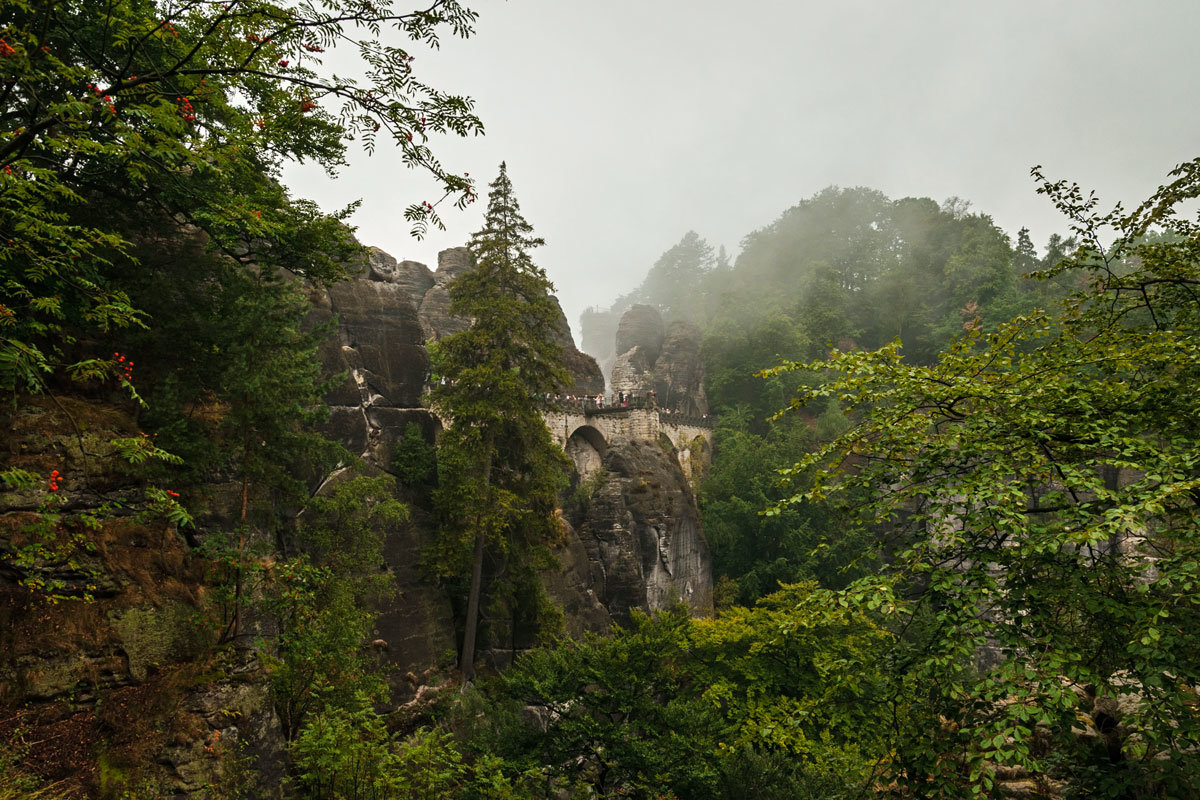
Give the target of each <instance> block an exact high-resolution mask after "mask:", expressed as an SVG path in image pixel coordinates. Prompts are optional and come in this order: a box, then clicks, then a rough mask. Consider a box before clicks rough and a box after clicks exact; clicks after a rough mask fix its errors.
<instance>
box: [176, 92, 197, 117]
mask: <svg viewBox="0 0 1200 800" xmlns="http://www.w3.org/2000/svg"><path fill="white" fill-rule="evenodd" d="M179 113H180V114H181V115H182V116H183V118H184V119H186V120H187V121H188V122H195V121H196V109H194V108H192V101H191V100H189V99H188V98H186V97H182V98H180V99H179Z"/></svg>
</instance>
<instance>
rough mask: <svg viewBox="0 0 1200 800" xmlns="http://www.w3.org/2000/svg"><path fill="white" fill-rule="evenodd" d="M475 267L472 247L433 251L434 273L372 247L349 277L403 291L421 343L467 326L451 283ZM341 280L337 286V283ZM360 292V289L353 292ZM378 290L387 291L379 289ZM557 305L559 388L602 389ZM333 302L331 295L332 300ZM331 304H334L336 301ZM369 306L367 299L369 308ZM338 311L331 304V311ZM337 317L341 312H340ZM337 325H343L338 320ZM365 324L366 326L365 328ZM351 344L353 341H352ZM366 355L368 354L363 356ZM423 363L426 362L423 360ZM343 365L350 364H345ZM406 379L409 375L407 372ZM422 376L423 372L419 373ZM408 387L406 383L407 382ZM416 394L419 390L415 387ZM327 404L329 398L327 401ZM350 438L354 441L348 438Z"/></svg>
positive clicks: (568, 390)
mask: <svg viewBox="0 0 1200 800" xmlns="http://www.w3.org/2000/svg"><path fill="white" fill-rule="evenodd" d="M474 265H475V260H474V258H473V257H472V256H471V251H470V250H469V249H468V248H466V247H453V248H450V249H449V250H443V251H442V252H440V253H438V268H437V272H430V271H429V269H428V268H427V267H426V266H425V265H424V264H420V263H418V262H416V261H400V262H397V261H396V259H394V258H392V257H391V256H390V255H388V254H387V253H385V252H384V251H382V250H380V249H379V248H371V250H370V252H369V255H368V258H367V262H366V264H365V265H364V269H363V274H362V276H361V277H360V279H359V280H355V281H350V282H349V283H350V284H352V285H356V284H368V285H371V284H374V285H376V286H386V287H388V288H389V289H390V290H391V293H390V294H389V296H390V297H393V298H394V297H395V296H397V295H403V296H404V297H406V298H407V299H408V301H409V304H410V305H411V306H412V309H413V312H414V314H413V318H414V319H415V321H416V324H417V325H418V326H419V328H420V337H419V339H418V340H417V342H418V343H420V344H423V343H424V342H427V341H431V340H432V341H436V340H438V339H441V338H444V337H446V336H449V335H451V334H454V333H458V332H459V331H463V330H466V329H467V328H468V327H469V326H470V324H471V321H470V320H469V319H467V318H466V317H459V316H456V315H454V314H451V313H450V290H449V287H450V284H451V283H452V282H453V281H454V279H455V278H457V277H458V276H459V275H461V274H463V273H464V272H466V271H467V270H469V269H471V267H473V266H474ZM342 285H346V284H339V286H342ZM358 291H359V292H360V293H361V292H363V290H362V289H361V288H360V289H359V290H358ZM379 294H381V295H383V294H388V293H387V292H383V291H380V292H379ZM553 299H554V303H555V305H556V307H557V308H558V321H557V332H558V335H557V338H558V341H559V343H560V344H561V345H562V347H563V354H564V357H565V361H566V367H567V372H568V374H570V376H571V379H572V385H571V386H568V387H564V389H565V391H566V393H567V394H574V395H584V394H586V395H596V394H600V393H602V392H603V391H604V374H603V373H602V372H601V371H600V367H599V366H598V365H597V364H596V360H595V359H594V358H592V357H591V356H589V355H587V354H586V353H582V352H580V351H579V349H578V348H577V347H576V346H575V340H574V339H573V338H572V336H571V326H570V325H569V324H568V322H567V316H566V314H564V313H563V311H562V307H561V306H559V305H558V299H557V298H553ZM334 300H335V301H336V298H334ZM335 304H336V303H335ZM369 305H370V304H369V303H368V306H369ZM336 310H337V309H336V308H335V309H334V311H336ZM363 313H365V314H366V316H368V317H372V318H373V317H375V316H376V314H375V312H374V309H373V308H367V309H365V311H364V310H359V314H363ZM397 313H398V314H399V316H402V317H404V318H405V319H406V320H407V309H398V311H397ZM339 316H340V314H339ZM363 322H364V321H363V320H359V321H358V327H359V328H362V327H364V325H363ZM342 327H347V325H345V324H343V326H342ZM368 327H369V326H368ZM409 333H410V332H409V331H408V330H405V331H404V332H398V333H397V335H398V336H400V337H401V338H402V339H403V340H404V341H405V342H408V343H411V341H412V340H411V338H404V337H408V336H409ZM351 346H352V347H353V345H351ZM368 357H369V356H368ZM329 361H330V362H331V363H330V364H329V366H331V367H332V366H336V365H337V364H336V363H335V360H332V359H329ZM412 363H413V365H414V369H415V367H416V365H417V364H418V363H419V361H418V360H414V361H413V362H412ZM424 364H425V365H426V366H427V365H428V359H426V360H425V362H424ZM346 366H347V367H348V366H350V365H349V363H347V364H346ZM406 377H407V378H409V379H411V376H406ZM421 380H422V381H423V380H424V375H422V376H421ZM406 385H407V384H406ZM352 388H353V387H351V386H350V385H349V382H348V381H347V385H346V386H343V387H341V389H340V391H341V393H342V394H341V395H339V396H350V394H351V389H352ZM418 394H419V390H418ZM330 402H333V400H332V399H331V400H330ZM391 404H392V405H415V403H391ZM352 441H355V442H357V441H359V440H358V439H356V438H355V439H352Z"/></svg>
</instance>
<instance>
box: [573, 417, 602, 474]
mask: <svg viewBox="0 0 1200 800" xmlns="http://www.w3.org/2000/svg"><path fill="white" fill-rule="evenodd" d="M563 449H564V450H566V451H567V455H568V456H569V457H570V458H571V460H572V461H573V462H575V470H576V471H577V472H578V473H579V477H580V478H586V477H588V476H589V475H591V474H592V473H594V472H595V471H596V470H598V469H600V468H601V467H602V466H603V462H604V454H605V453H606V452H607V451H608V442H607V441H606V440H605V438H604V434H602V433H601V432H600V431H599V430H597V429H596V428H594V427H592V426H591V425H580V426H579V427H578V428H576V429H575V430H573V431H571V435H570V436H568V437H567V446H566V447H565V448H563Z"/></svg>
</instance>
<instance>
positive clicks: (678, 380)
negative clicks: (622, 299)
mask: <svg viewBox="0 0 1200 800" xmlns="http://www.w3.org/2000/svg"><path fill="white" fill-rule="evenodd" d="M616 353H617V355H616V358H615V360H614V362H613V367H612V375H611V376H610V383H611V386H612V391H613V392H626V393H631V394H633V395H637V396H641V397H644V396H647V395H649V394H650V392H652V391H653V392H654V394H655V397H656V400H657V402H658V405H659V407H661V408H665V409H670V410H673V411H679V412H681V413H684V414H690V415H702V414H707V413H708V399H707V398H706V397H705V394H704V362H703V360H702V359H701V357H700V328H699V327H697V326H696V325H694V324H693V323H691V322H685V321H682V320H680V321H676V322H672V323H671V326H670V327H669V328H666V329H665V330H664V326H663V320H662V316H661V315H660V314H659V313H658V311H656V310H655V309H654V308H652V307H651V306H647V305H635V306H633V307H631V308H630V309H629V310H628V311H626V312H625V314H624V316H622V317H621V322H620V324H619V325H618V326H617V334H616Z"/></svg>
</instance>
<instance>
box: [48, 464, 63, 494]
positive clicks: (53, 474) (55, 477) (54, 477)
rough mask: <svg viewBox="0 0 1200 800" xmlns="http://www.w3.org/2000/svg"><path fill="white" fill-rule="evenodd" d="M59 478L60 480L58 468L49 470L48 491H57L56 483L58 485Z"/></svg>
mask: <svg viewBox="0 0 1200 800" xmlns="http://www.w3.org/2000/svg"><path fill="white" fill-rule="evenodd" d="M60 480H61V476H60V475H59V473H58V470H56V469H55V470H51V471H50V491H52V492H57V491H58V485H59V481H60Z"/></svg>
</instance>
